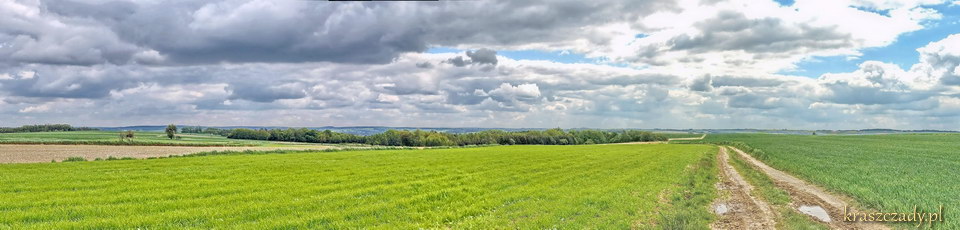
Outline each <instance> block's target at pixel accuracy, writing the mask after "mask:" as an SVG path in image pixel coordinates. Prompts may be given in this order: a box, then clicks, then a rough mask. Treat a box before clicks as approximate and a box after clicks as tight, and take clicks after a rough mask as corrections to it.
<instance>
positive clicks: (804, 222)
mask: <svg viewBox="0 0 960 230" xmlns="http://www.w3.org/2000/svg"><path fill="white" fill-rule="evenodd" d="M728 152H730V153H731V154H730V165H732V166H733V168H734V169H736V170H737V172H738V173H740V175H741V176H743V178H744V179H745V180H747V182H748V183H750V185H753V187H754V190H753V191H752V193H753V195H754V196H756V197H760V199H763V200H766V201H767V203H769V204H770V205H771V206H773V208H774V209H775V211H777V212H778V213H779V215H778V216H777V229H810V230H813V229H824V230H826V229H830V227H829V226H826V225H824V224H822V223H820V222H817V221H814V220H812V219H810V217H808V216H806V215H803V214H801V213H799V212H798V211H797V210H794V209H793V208H792V207H790V202H791V201H792V200H791V199H790V194H789V193H787V191H784V190H783V189H780V188H779V187H777V185H776V184H774V182H773V180H771V179H770V177H767V175H766V174H763V172H760V170H759V169H757V168H754V167H753V166H752V165H750V164H749V163H747V162H746V161H744V160H743V159H742V158H741V157H740V155H738V154H735V153H733V152H732V151H728Z"/></svg>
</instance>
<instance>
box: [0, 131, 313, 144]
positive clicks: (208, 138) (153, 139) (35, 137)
mask: <svg viewBox="0 0 960 230" xmlns="http://www.w3.org/2000/svg"><path fill="white" fill-rule="evenodd" d="M119 134H120V133H119V132H109V131H72V132H31V133H0V143H4V144H97V145H184V146H287V145H305V144H308V143H288V142H272V141H257V140H239V139H228V138H226V137H221V136H216V135H208V134H193V133H190V134H178V135H179V136H180V139H178V140H172V139H169V138H167V136H166V134H165V133H163V132H136V137H135V138H133V139H132V140H130V141H121V140H120V139H119Z"/></svg>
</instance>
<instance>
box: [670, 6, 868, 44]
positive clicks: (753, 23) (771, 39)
mask: <svg viewBox="0 0 960 230" xmlns="http://www.w3.org/2000/svg"><path fill="white" fill-rule="evenodd" d="M696 27H698V28H699V29H700V30H701V31H702V32H703V34H702V35H700V36H694V37H691V36H687V35H681V36H679V37H676V38H674V39H673V40H672V41H671V42H670V43H671V44H672V48H671V49H673V50H691V51H695V52H707V51H718V50H744V51H747V52H751V53H781V52H797V51H799V50H804V49H811V48H814V49H835V48H844V47H849V46H851V45H852V42H853V41H852V39H851V37H850V35H848V34H841V33H838V32H836V31H835V30H834V28H829V27H828V28H819V27H812V26H808V25H793V26H788V25H785V22H783V21H782V20H780V19H776V18H765V19H760V20H752V19H748V18H746V17H745V16H744V15H743V14H742V13H739V12H731V11H723V12H720V13H719V14H718V15H717V17H716V18H713V19H710V20H706V21H703V22H699V23H698V24H696Z"/></svg>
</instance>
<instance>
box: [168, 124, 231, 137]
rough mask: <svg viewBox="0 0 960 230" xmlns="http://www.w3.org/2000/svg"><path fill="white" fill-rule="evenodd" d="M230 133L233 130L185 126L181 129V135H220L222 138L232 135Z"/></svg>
mask: <svg viewBox="0 0 960 230" xmlns="http://www.w3.org/2000/svg"><path fill="white" fill-rule="evenodd" d="M230 131H231V129H220V128H203V127H200V126H194V127H190V126H185V127H183V128H180V132H181V133H203V134H213V135H220V136H228V135H230Z"/></svg>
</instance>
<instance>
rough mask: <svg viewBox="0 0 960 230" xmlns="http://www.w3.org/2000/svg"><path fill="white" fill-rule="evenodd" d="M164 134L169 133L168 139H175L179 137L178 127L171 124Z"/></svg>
mask: <svg viewBox="0 0 960 230" xmlns="http://www.w3.org/2000/svg"><path fill="white" fill-rule="evenodd" d="M164 132H166V133H167V138H170V139H173V137H175V136H177V126H176V125H173V124H170V125H168V126H167V129H166V130H164Z"/></svg>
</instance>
